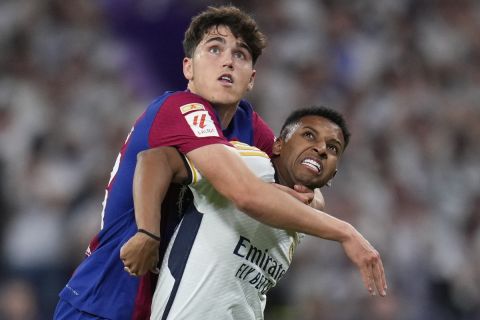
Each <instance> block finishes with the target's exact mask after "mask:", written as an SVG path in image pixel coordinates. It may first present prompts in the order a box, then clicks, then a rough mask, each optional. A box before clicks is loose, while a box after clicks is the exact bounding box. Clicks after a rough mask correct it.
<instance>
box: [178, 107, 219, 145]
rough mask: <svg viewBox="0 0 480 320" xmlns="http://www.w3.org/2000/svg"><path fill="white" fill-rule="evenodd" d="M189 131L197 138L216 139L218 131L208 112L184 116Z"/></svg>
mask: <svg viewBox="0 0 480 320" xmlns="http://www.w3.org/2000/svg"><path fill="white" fill-rule="evenodd" d="M202 107H203V106H202ZM185 119H186V120H187V123H188V125H189V126H190V129H192V131H193V133H194V134H195V135H196V136H197V137H200V138H201V137H218V136H219V135H218V131H217V128H216V127H215V123H214V122H213V120H212V118H211V117H210V114H208V111H195V112H192V113H189V114H187V115H186V116H185Z"/></svg>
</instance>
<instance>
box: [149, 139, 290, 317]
mask: <svg viewBox="0 0 480 320" xmlns="http://www.w3.org/2000/svg"><path fill="white" fill-rule="evenodd" d="M232 144H233V145H234V146H235V148H229V149H231V150H232V152H237V153H238V154H239V155H240V156H241V157H242V159H243V160H244V161H245V162H246V164H247V166H248V167H249V168H250V169H251V170H252V171H253V172H254V173H255V174H256V175H257V176H258V177H260V178H261V179H263V180H264V181H266V182H274V169H273V167H272V164H271V162H270V159H269V158H268V156H267V155H266V154H265V153H264V152H262V151H260V150H259V149H257V148H254V147H251V146H249V145H246V144H243V143H238V142H234V143H232ZM187 161H188V159H187ZM189 166H190V170H191V173H192V180H193V181H192V183H191V184H190V185H189V188H190V189H191V190H192V193H193V195H194V204H193V206H192V207H191V208H189V209H188V210H187V211H186V213H185V216H184V217H183V219H182V222H181V223H180V225H179V226H178V228H177V230H176V232H175V234H174V236H173V238H172V240H171V241H170V245H169V247H168V249H167V252H166V254H165V257H164V259H163V262H162V266H161V269H160V274H159V279H158V282H157V287H156V290H155V295H154V297H153V302H152V316H151V319H157V320H160V319H169V320H173V319H175V320H180V319H192V320H193V319H195V320H197V319H214V320H222V319H235V320H244V319H245V320H247V319H248V320H250V319H263V312H264V309H265V303H266V293H267V291H268V290H269V289H270V288H271V287H273V286H275V285H276V283H277V282H278V280H280V278H281V277H282V276H283V275H284V273H285V272H286V270H287V268H288V266H289V265H290V262H291V257H292V255H293V252H294V250H295V247H296V245H297V244H298V241H299V236H298V234H296V233H292V232H287V231H284V230H280V229H276V228H272V227H269V226H267V225H264V224H262V223H260V222H258V221H256V220H254V219H252V218H250V217H249V216H248V215H247V214H245V213H243V212H241V211H239V210H238V209H237V208H236V207H235V206H234V205H233V203H232V202H230V201H228V200H227V199H226V198H224V197H223V196H221V195H220V194H219V193H218V192H217V191H216V190H215V189H214V188H213V187H212V185H211V184H210V183H209V182H208V181H207V180H206V179H204V178H203V177H202V176H201V175H200V173H199V172H198V171H197V170H196V169H195V168H194V167H193V166H192V165H191V163H190V162H189Z"/></svg>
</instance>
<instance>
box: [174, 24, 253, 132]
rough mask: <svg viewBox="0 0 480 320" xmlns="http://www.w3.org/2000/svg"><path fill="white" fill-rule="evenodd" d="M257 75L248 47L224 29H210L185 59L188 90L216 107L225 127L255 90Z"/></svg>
mask: <svg viewBox="0 0 480 320" xmlns="http://www.w3.org/2000/svg"><path fill="white" fill-rule="evenodd" d="M255 73H256V71H255V70H254V69H253V61H252V56H251V54H250V51H249V50H248V47H247V45H246V44H245V42H244V41H243V40H242V38H236V37H235V36H234V35H233V34H232V32H231V31H230V29H229V28H228V27H225V26H219V27H218V28H216V27H214V28H211V29H210V31H209V32H208V33H207V34H206V35H205V36H204V38H203V39H202V41H200V43H199V44H198V46H197V48H196V49H195V52H194V54H193V57H192V58H184V59H183V74H184V76H185V78H186V79H187V80H188V89H189V90H190V91H191V92H193V93H195V94H197V95H199V96H202V97H204V98H205V99H207V100H208V101H210V102H211V103H212V105H214V106H215V108H216V110H217V111H218V112H219V114H220V115H221V122H222V126H223V127H226V126H227V125H228V124H229V123H230V121H231V119H232V117H233V115H234V113H235V110H236V107H237V105H238V103H239V102H240V100H241V99H242V98H243V97H244V96H245V94H246V93H247V92H248V91H250V90H251V89H252V88H253V84H254V79H255ZM222 76H225V77H228V78H230V79H229V80H227V79H222Z"/></svg>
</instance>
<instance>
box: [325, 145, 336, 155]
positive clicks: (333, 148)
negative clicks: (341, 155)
mask: <svg viewBox="0 0 480 320" xmlns="http://www.w3.org/2000/svg"><path fill="white" fill-rule="evenodd" d="M327 148H328V149H329V150H332V151H333V152H334V153H335V154H338V147H337V146H336V145H334V144H329V145H328V146H327Z"/></svg>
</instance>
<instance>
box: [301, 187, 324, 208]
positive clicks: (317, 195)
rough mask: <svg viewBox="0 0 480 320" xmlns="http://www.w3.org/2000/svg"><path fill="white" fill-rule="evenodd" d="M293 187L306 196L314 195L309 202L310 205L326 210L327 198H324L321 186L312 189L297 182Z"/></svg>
mask: <svg viewBox="0 0 480 320" xmlns="http://www.w3.org/2000/svg"><path fill="white" fill-rule="evenodd" d="M293 189H295V191H297V192H298V193H303V194H304V196H308V197H309V198H310V197H312V199H311V200H310V203H307V204H308V205H309V206H310V207H312V208H314V209H317V210H320V211H323V210H325V199H324V198H323V194H322V192H321V191H320V188H316V189H315V190H313V191H312V189H310V188H307V187H305V186H302V185H299V184H296V185H294V186H293Z"/></svg>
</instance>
